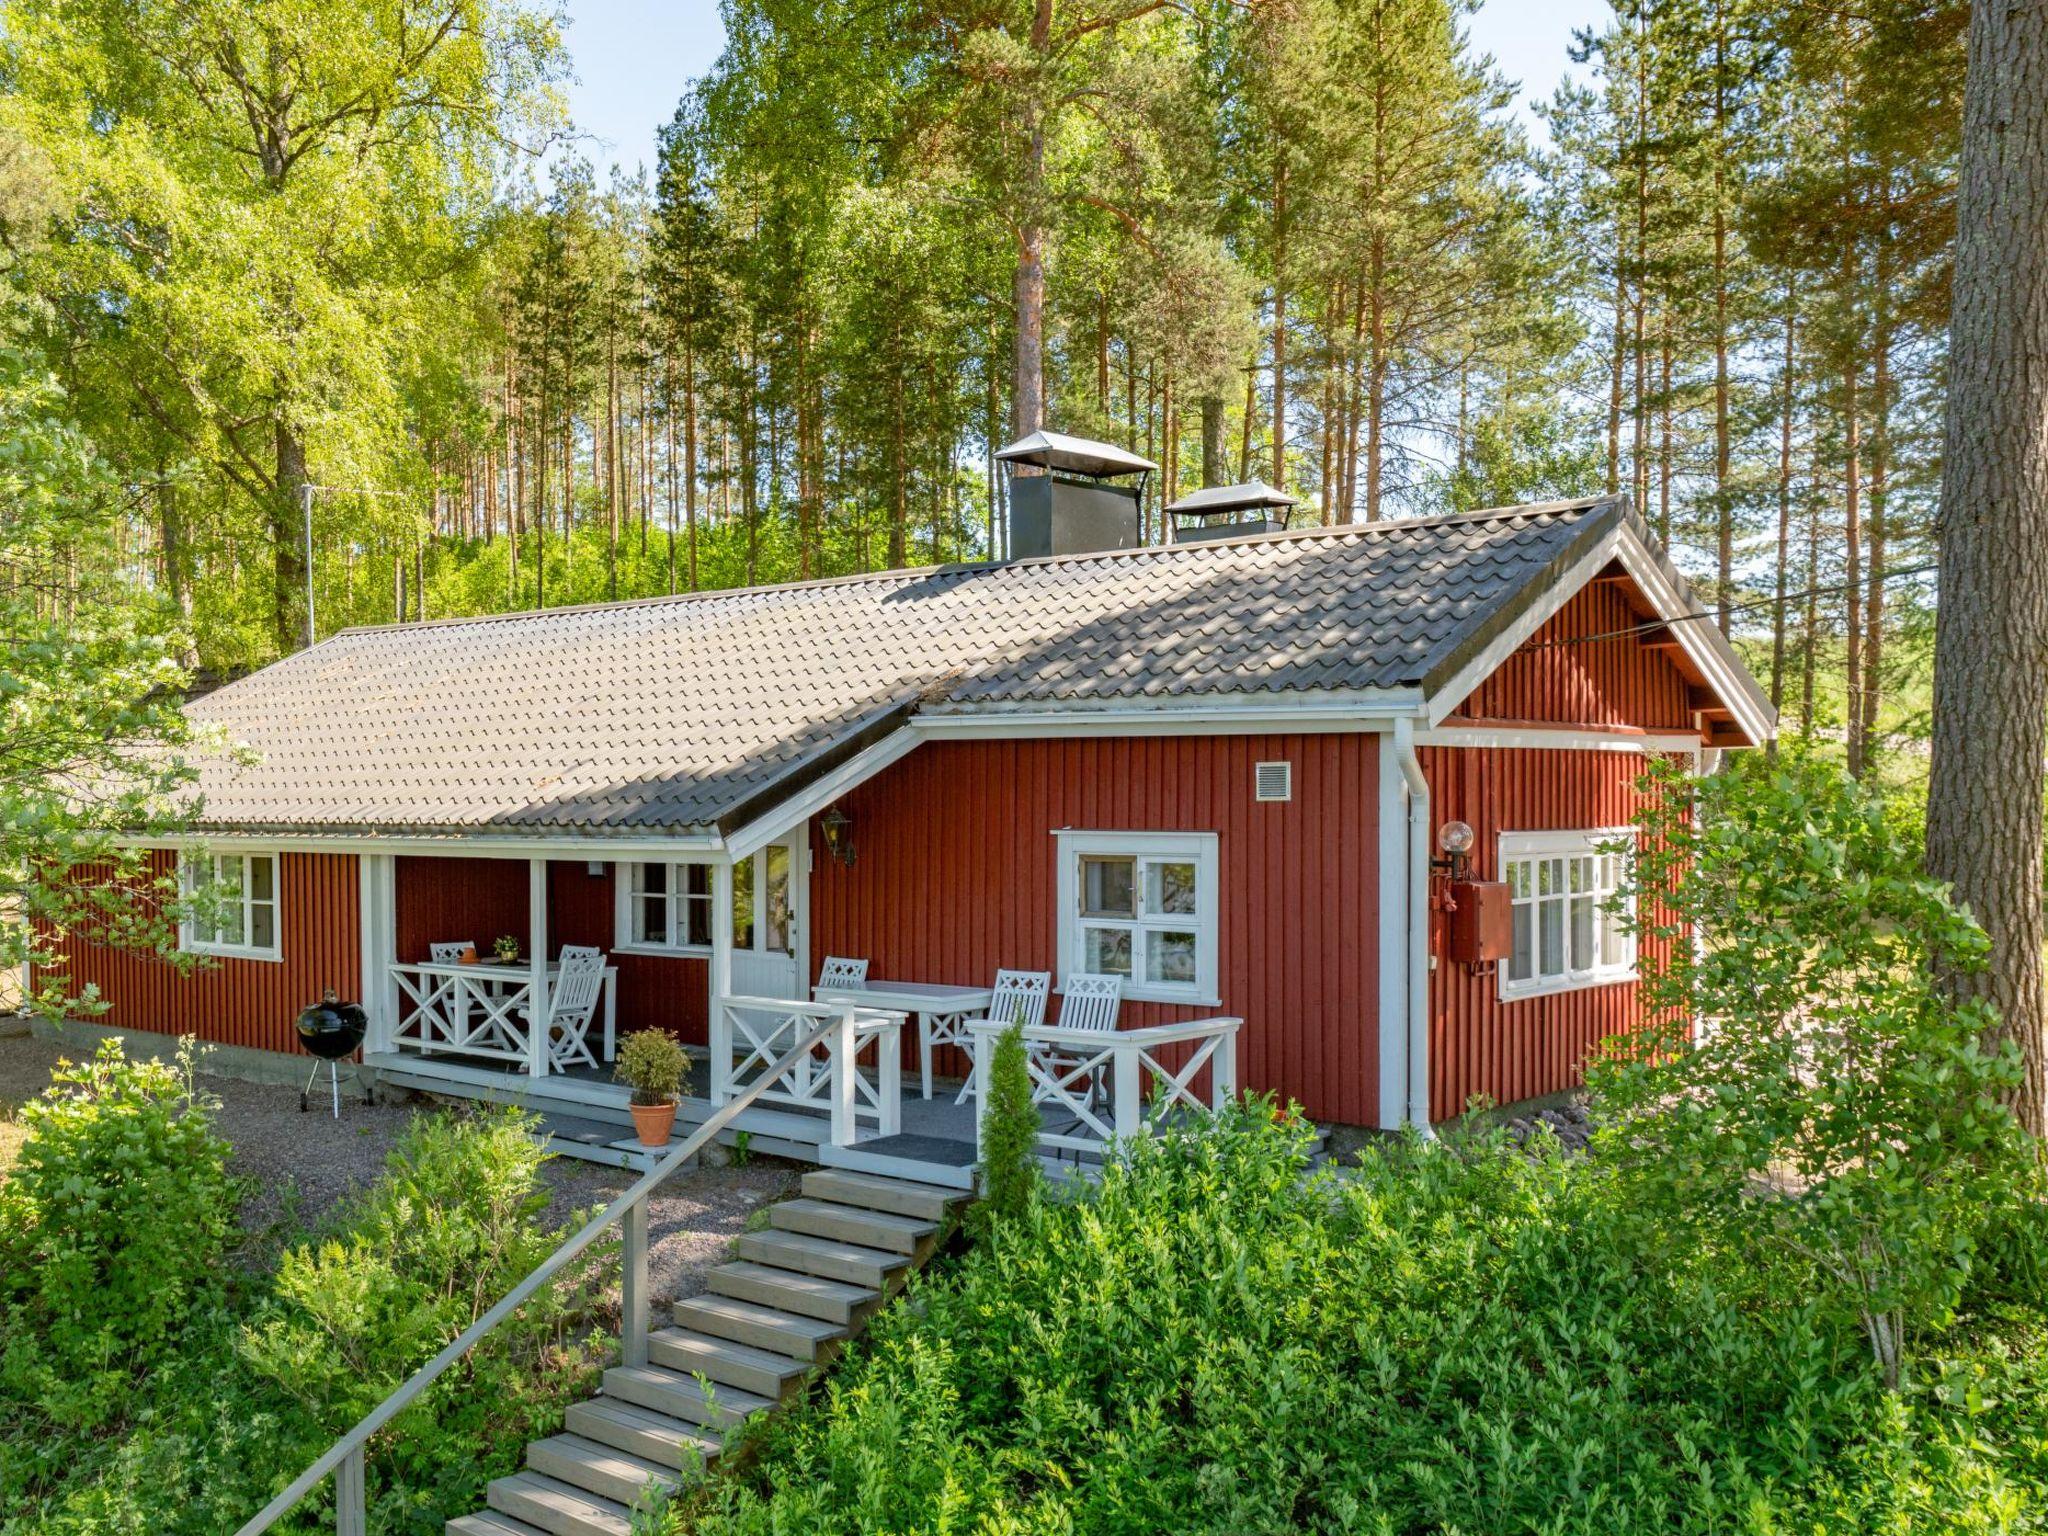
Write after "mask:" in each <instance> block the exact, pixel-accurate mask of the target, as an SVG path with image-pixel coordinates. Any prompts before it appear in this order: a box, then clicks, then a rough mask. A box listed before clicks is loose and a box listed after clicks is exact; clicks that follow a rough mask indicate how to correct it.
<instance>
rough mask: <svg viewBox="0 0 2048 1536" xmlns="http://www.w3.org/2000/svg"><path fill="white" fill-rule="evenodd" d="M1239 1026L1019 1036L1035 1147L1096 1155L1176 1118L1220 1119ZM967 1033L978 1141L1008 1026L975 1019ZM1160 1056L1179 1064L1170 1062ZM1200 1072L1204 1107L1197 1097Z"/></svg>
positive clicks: (1221, 1023)
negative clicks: (1189, 1114)
mask: <svg viewBox="0 0 2048 1536" xmlns="http://www.w3.org/2000/svg"><path fill="white" fill-rule="evenodd" d="M1243 1025H1244V1020H1242V1019H1237V1018H1213V1019H1190V1020H1189V1021H1188V1022H1186V1023H1184V1024H1150V1025H1147V1026H1145V1027H1144V1028H1142V1029H1121V1030H1116V1031H1113V1032H1109V1033H1105V1032H1103V1031H1101V1030H1087V1029H1062V1028H1060V1027H1059V1026H1058V1025H1057V1024H1039V1025H1031V1026H1027V1027H1026V1028H1025V1030H1024V1049H1025V1060H1026V1063H1027V1067H1028V1070H1029V1072H1030V1074H1031V1099H1032V1102H1033V1103H1034V1104H1037V1105H1038V1106H1039V1119H1040V1121H1041V1126H1040V1129H1039V1133H1038V1144H1039V1145H1040V1147H1042V1148H1044V1149H1045V1150H1047V1151H1049V1152H1052V1153H1054V1154H1055V1155H1056V1154H1058V1153H1060V1152H1077V1153H1078V1152H1099V1151H1100V1150H1101V1149H1102V1148H1103V1147H1104V1146H1106V1145H1107V1144H1108V1143H1109V1142H1112V1141H1120V1140H1123V1139H1125V1138H1127V1137H1131V1136H1140V1135H1143V1134H1144V1133H1145V1132H1146V1131H1147V1130H1148V1129H1149V1128H1150V1126H1151V1124H1152V1122H1153V1121H1154V1120H1156V1119H1158V1118H1161V1117H1163V1116H1167V1115H1170V1114H1172V1113H1173V1112H1175V1111H1176V1110H1183V1109H1192V1110H1196V1111H1199V1112H1203V1113H1207V1112H1209V1111H1211V1110H1216V1109H1221V1108H1222V1107H1223V1106H1224V1105H1226V1104H1228V1103H1229V1102H1230V1101H1231V1100H1232V1099H1233V1098H1235V1097H1236V1096H1237V1032H1238V1030H1239V1029H1240V1028H1242V1027H1243ZM967 1027H968V1028H969V1030H971V1031H972V1032H973V1035H974V1104H975V1110H974V1117H975V1136H976V1140H977V1141H978V1140H979V1139H980V1134H981V1121H982V1118H983V1116H984V1115H985V1114H986V1113H987V1106H988V1081H989V1069H990V1067H991V1065H992V1064H993V1062H994V1059H995V1047H996V1041H997V1039H999V1038H1000V1037H1001V1035H1002V1033H1003V1031H1004V1030H1005V1029H1007V1028H1008V1027H1009V1026H1008V1025H1005V1024H1002V1023H999V1022H995V1021H992V1020H986V1019H977V1020H975V1021H974V1022H973V1023H971V1024H969V1025H968V1026H967ZM1175 1047H1180V1048H1182V1049H1181V1050H1178V1051H1176V1050H1174V1049H1173V1048H1175ZM1168 1053H1171V1054H1174V1055H1180V1056H1182V1057H1183V1059H1181V1060H1179V1061H1177V1062H1175V1061H1169V1060H1168V1059H1167V1054H1168ZM1204 1068H1207V1069H1208V1073H1209V1093H1208V1097H1207V1098H1206V1099H1204V1098H1203V1096H1202V1095H1201V1094H1200V1093H1199V1092H1198V1091H1197V1084H1198V1081H1199V1079H1200V1077H1201V1075H1202V1071H1203V1069H1204Z"/></svg>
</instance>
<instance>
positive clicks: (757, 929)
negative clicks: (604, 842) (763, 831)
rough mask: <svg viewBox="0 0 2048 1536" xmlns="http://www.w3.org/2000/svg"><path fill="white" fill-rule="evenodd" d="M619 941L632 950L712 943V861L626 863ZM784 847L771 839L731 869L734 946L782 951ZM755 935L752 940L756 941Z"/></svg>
mask: <svg viewBox="0 0 2048 1536" xmlns="http://www.w3.org/2000/svg"><path fill="white" fill-rule="evenodd" d="M627 870H628V874H627V883H626V891H625V895H624V897H623V899H622V906H621V908H620V923H621V928H620V935H619V943H620V944H622V945H625V946H628V947H630V948H635V949H675V950H684V951H689V952H693V953H695V952H702V951H706V950H709V949H710V948H711V925H712V916H711V914H712V903H711V866H710V865H709V864H686V863H680V862H675V861H671V860H666V859H648V860H639V861H636V862H634V863H633V864H630V865H628V866H627ZM789 881H790V867H789V847H788V845H787V844H785V843H770V844H769V845H768V846H767V847H766V848H763V849H762V850H761V851H760V852H759V853H757V854H755V855H753V856H752V857H751V858H745V859H741V860H740V861H739V862H738V863H737V864H735V865H734V866H733V871H732V942H733V947H734V948H735V949H739V950H765V951H774V952H777V953H782V954H787V953H790V951H791V945H792V943H793V938H792V934H791V922H790V887H789ZM757 938H758V939H759V941H760V942H759V943H758V944H757V943H756V942H755V941H756V939H757Z"/></svg>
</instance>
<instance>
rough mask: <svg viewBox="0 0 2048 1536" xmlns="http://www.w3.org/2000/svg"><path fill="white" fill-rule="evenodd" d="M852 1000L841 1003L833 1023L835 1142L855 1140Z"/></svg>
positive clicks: (842, 1144) (840, 1144)
mask: <svg viewBox="0 0 2048 1536" xmlns="http://www.w3.org/2000/svg"><path fill="white" fill-rule="evenodd" d="M853 1007H854V1005H853V1004H852V1003H842V1004H840V1005H839V1017H838V1019H837V1020H836V1021H834V1023H833V1026H832V1037H831V1038H832V1064H831V1078H830V1084H831V1090H832V1145H833V1146H835V1147H850V1146H852V1145H853V1143H854V1140H855V1123H854V1085H853V1075H854V1072H855V1070H856V1067H855V1064H854V1060H853V1052H854V1024H853Z"/></svg>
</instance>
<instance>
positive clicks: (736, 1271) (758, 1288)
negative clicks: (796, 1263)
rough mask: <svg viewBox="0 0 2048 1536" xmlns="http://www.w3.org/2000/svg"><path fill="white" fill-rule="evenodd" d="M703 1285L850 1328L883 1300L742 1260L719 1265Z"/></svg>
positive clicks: (864, 1290) (842, 1285) (875, 1294)
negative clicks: (875, 1304)
mask: <svg viewBox="0 0 2048 1536" xmlns="http://www.w3.org/2000/svg"><path fill="white" fill-rule="evenodd" d="M704 1285H705V1288H706V1289H707V1290H710V1291H713V1292H715V1293H717V1294H718V1295H720V1296H733V1297H737V1298H738V1299H739V1300H741V1301H751V1302H755V1303H758V1304H759V1305H761V1306H764V1307H774V1308H776V1309H778V1310H780V1311H783V1312H795V1313H797V1314H798V1315H800V1316H803V1317H815V1318H818V1319H821V1320H822V1321H824V1322H828V1323H840V1324H844V1325H846V1326H849V1327H850V1326H852V1324H853V1323H855V1322H856V1321H858V1320H859V1319H860V1316H861V1314H862V1312H863V1311H864V1310H865V1309H866V1308H868V1307H869V1306H871V1305H872V1304H874V1303H875V1302H878V1301H880V1300H881V1299H882V1293H881V1292H880V1291H877V1290H872V1289H870V1288H869V1287H867V1286H865V1285H848V1284H847V1283H846V1282H845V1281H843V1280H827V1279H825V1278H824V1277H823V1276H821V1275H806V1274H802V1273H800V1272H798V1271H796V1270H793V1269H776V1268H772V1267H771V1266H769V1265H766V1264H753V1263H749V1262H748V1261H747V1260H745V1259H738V1260H735V1261H734V1262H733V1263H730V1264H721V1265H719V1266H718V1268H716V1269H714V1270H712V1271H711V1272H710V1273H709V1274H707V1275H706V1276H705V1277H704Z"/></svg>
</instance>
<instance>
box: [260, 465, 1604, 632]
mask: <svg viewBox="0 0 2048 1536" xmlns="http://www.w3.org/2000/svg"><path fill="white" fill-rule="evenodd" d="M1626 499H1627V498H1626V497H1625V496H1619V495H1617V496H1606V495H1601V496H1583V497H1578V498H1576V499H1572V500H1566V501H1545V502H1530V503H1527V504H1524V505H1521V506H1509V507H1483V508H1475V509H1474V510H1472V511H1470V512H1447V513H1441V514H1439V515H1437V516H1435V517H1390V518H1381V519H1379V520H1377V521H1374V522H1363V523H1329V524H1318V525H1316V526H1313V527H1309V528H1283V529H1279V530H1277V531H1273V532H1264V533H1244V534H1238V535H1236V536H1234V537H1230V538H1220V539H1201V540H1196V541H1193V542H1190V543H1186V544H1140V545H1137V546H1135V547H1133V548H1130V549H1092V550H1082V551H1078V552H1075V553H1072V554H1064V555H1026V556H1023V557H1021V558H1017V559H1011V560H962V561H956V562H953V563H951V564H946V565H917V566H903V567H900V568H898V569H895V570H888V571H853V572H848V573H847V574H845V575H841V576H813V577H811V578H810V579H809V580H807V581H779V582H771V583H769V584H768V585H766V586H752V587H712V588H704V589H700V590H698V591H695V592H663V593H656V594H654V595H652V596H649V597H628V598H618V599H615V600H612V601H609V602H600V603H570V604H567V605H565V606H563V607H560V608H517V609H511V610H509V611H505V612H500V613H471V614H450V615H448V616H447V617H445V618H437V619H413V620H410V621H398V622H394V623H389V624H351V625H349V626H348V627H347V628H344V629H338V630H336V631H335V632H334V633H333V634H331V635H329V636H328V637H327V638H326V639H324V640H322V641H320V642H319V645H316V646H313V647H310V648H309V649H310V650H318V649H319V648H320V646H321V645H327V644H329V643H331V642H333V641H335V640H339V639H341V638H343V637H344V636H348V635H376V634H384V633H386V632H391V631H399V632H405V633H417V632H419V631H420V630H426V629H443V628H448V627H451V626H454V625H458V624H503V623H512V622H515V621H520V620H530V619H543V618H560V617H562V616H563V615H565V614H579V613H615V612H621V611H624V610H627V609H632V608H653V607H660V606H663V605H666V604H690V603H700V602H720V601H731V600H733V599H736V598H743V597H763V596H772V595H775V594H778V593H786V592H809V591H815V590H822V589H825V588H828V587H850V586H861V585H866V584H875V585H901V584H904V583H907V582H913V581H928V580H931V579H932V578H933V577H951V578H964V577H967V576H971V575H976V574H979V573H982V572H987V571H1007V570H1017V569H1023V568H1028V567H1033V566H1046V565H1072V564H1076V563H1078V562H1080V561H1084V560H1116V561H1126V560H1133V559H1143V558H1149V557H1157V556H1162V555H1179V554H1187V553H1194V554H1197V555H1199V554H1201V553H1205V552H1208V551H1212V550H1221V549H1236V548H1242V547H1243V546H1245V545H1255V544H1277V543H1310V542H1314V541H1318V540H1328V541H1330V542H1332V543H1334V542H1337V541H1338V540H1342V539H1352V538H1360V537H1364V536H1367V535H1378V534H1386V533H1396V532H1409V531H1413V530H1416V529H1429V528H1441V527H1445V526H1448V525H1451V524H1455V523H1470V522H1481V521H1485V522H1499V521H1505V520H1508V519H1512V518H1524V517H1542V516H1547V515H1550V514H1553V513H1559V512H1579V511H1589V510H1591V509H1593V508H1595V507H1598V506H1600V505H1602V504H1604V503H1607V502H1612V501H1626ZM293 654H294V655H297V656H304V655H307V654H309V651H298V652H295V653H293ZM290 659H291V658H290V657H282V658H280V660H290Z"/></svg>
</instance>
